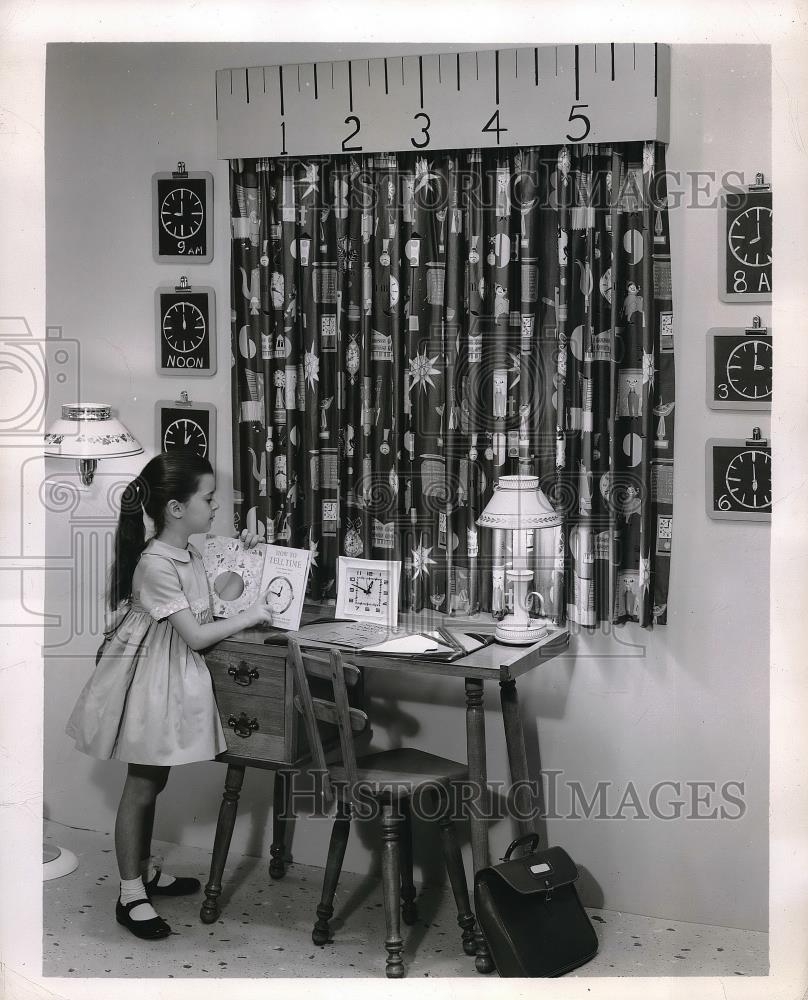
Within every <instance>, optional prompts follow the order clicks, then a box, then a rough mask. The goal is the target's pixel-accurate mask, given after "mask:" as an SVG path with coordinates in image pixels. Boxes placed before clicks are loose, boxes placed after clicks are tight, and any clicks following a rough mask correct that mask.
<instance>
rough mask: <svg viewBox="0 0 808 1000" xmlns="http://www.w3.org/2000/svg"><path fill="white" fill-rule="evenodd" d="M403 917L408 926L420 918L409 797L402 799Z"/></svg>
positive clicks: (400, 849) (400, 850)
mask: <svg viewBox="0 0 808 1000" xmlns="http://www.w3.org/2000/svg"><path fill="white" fill-rule="evenodd" d="M401 809H402V822H401V846H400V848H399V855H400V857H401V918H402V920H403V921H404V923H405V924H407V926H408V927H411V926H412V925H413V924H414V923H415V922H416V921H417V920H418V907H417V906H416V905H415V883H414V882H413V880H412V813H411V812H410V803H409V801H408V800H407V799H402V800H401Z"/></svg>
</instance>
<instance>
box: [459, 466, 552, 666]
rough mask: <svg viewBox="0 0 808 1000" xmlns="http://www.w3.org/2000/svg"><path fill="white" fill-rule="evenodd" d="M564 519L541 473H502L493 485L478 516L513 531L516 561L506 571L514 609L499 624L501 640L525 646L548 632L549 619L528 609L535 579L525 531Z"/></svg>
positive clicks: (487, 524) (482, 522)
mask: <svg viewBox="0 0 808 1000" xmlns="http://www.w3.org/2000/svg"><path fill="white" fill-rule="evenodd" d="M562 523H563V518H562V517H561V515H560V514H557V513H556V512H555V510H553V507H552V505H551V504H550V501H549V500H548V499H547V497H546V496H545V495H544V493H543V492H542V490H541V489H540V488H539V477H538V476H500V478H499V482H497V483H496V484H495V486H494V495H493V496H492V497H491V499H490V500H489V501H488V504H487V505H486V507H485V510H484V511H483V512H482V514H480V516H479V518H478V519H477V524H478V525H479V526H480V527H481V528H502V529H504V530H506V531H512V532H513V546H512V551H513V565H512V568H511V569H508V570H506V571H505V575H506V577H507V579H509V580H512V581H513V585H514V586H513V611H512V612H510V613H509V614H507V615H505V617H504V618H503V619H502V621H500V623H499V624H498V625H497V628H496V631H495V633H494V634H495V637H496V639H497V641H498V642H504V643H507V644H508V645H512V646H525V645H529V644H530V643H532V642H536V641H537V640H539V639H542V638H544V636H545V635H547V633H548V631H549V625H550V623H549V621H548V619H546V618H531V617H530V615H529V613H528V610H527V597H528V593H527V589H528V583H529V582H530V581H531V580H532V579H533V570H532V569H529V568H528V565H527V549H526V546H525V532H527V531H532V530H534V529H536V528H556V527H558V526H559V525H560V524H562ZM534 593H537V592H535V591H534ZM539 596H540V595H539ZM542 611H543V609H542Z"/></svg>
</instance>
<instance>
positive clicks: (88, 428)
mask: <svg viewBox="0 0 808 1000" xmlns="http://www.w3.org/2000/svg"><path fill="white" fill-rule="evenodd" d="M142 453H143V448H142V447H141V445H140V442H139V441H138V440H137V439H136V438H135V437H134V436H133V435H132V433H131V432H130V431H128V430H127V429H126V427H124V425H123V424H122V423H121V422H120V420H118V418H117V417H113V416H112V409H111V407H110V405H109V403H84V404H83V405H82V404H79V403H67V404H65V405H64V406H62V416H61V417H60V418H59V419H58V420H55V421H54V422H53V424H52V425H51V426H50V428H49V429H48V431H47V432H46V434H45V455H46V456H49V457H51V458H75V459H78V460H79V471H80V473H81V481H82V482H83V483H84V485H85V486H88V485H89V484H90V483H91V482H92V480H93V474H94V473H95V466H96V462H97V460H98V459H99V458H125V457H127V456H129V455H140V454H142Z"/></svg>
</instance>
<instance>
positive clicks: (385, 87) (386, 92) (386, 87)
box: [384, 57, 390, 94]
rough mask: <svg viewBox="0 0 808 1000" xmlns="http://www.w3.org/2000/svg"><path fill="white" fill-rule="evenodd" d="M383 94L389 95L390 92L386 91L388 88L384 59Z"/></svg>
mask: <svg viewBox="0 0 808 1000" xmlns="http://www.w3.org/2000/svg"><path fill="white" fill-rule="evenodd" d="M384 92H385V94H389V93H390V91H389V89H388V86H387V58H386V57H385V60H384Z"/></svg>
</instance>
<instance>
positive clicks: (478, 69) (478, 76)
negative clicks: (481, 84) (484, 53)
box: [474, 52, 480, 80]
mask: <svg viewBox="0 0 808 1000" xmlns="http://www.w3.org/2000/svg"><path fill="white" fill-rule="evenodd" d="M474 65H475V66H476V67H477V79H478V80H479V79H480V57H479V56H478V55H477V53H476V52H475V53H474Z"/></svg>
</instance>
